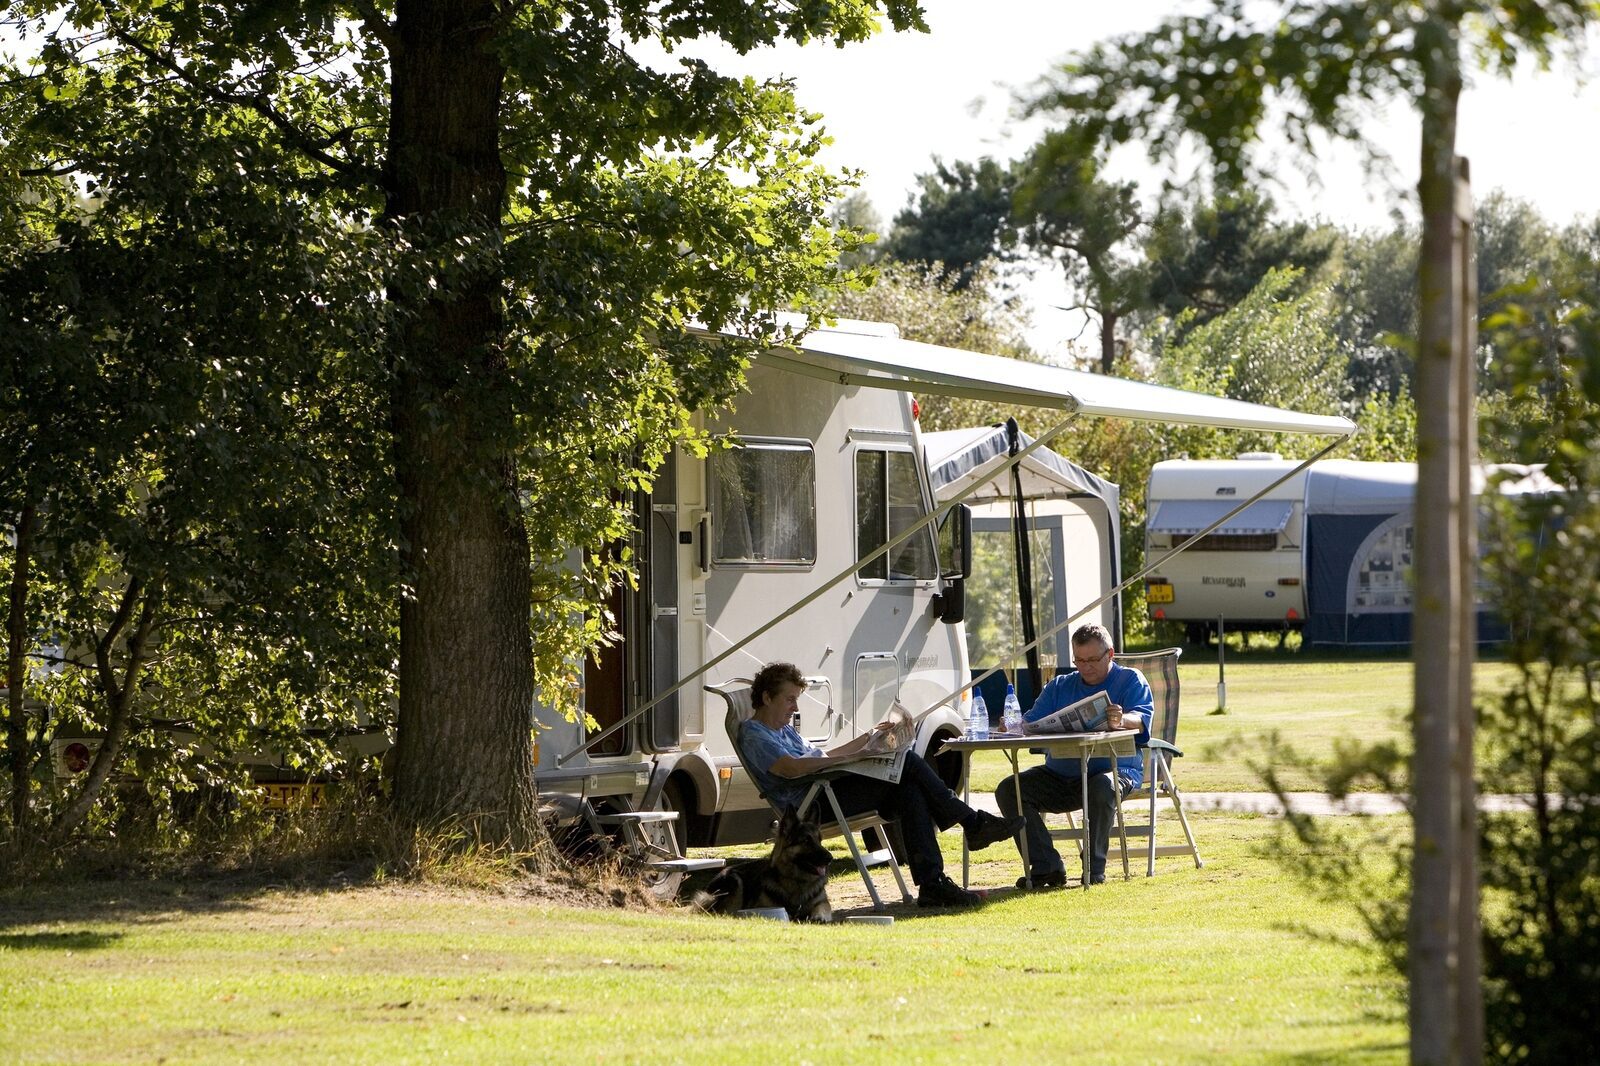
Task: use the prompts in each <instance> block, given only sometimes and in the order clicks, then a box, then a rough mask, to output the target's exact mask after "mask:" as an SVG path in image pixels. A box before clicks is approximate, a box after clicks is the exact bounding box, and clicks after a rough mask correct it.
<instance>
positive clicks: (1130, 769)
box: [769, 659, 1155, 788]
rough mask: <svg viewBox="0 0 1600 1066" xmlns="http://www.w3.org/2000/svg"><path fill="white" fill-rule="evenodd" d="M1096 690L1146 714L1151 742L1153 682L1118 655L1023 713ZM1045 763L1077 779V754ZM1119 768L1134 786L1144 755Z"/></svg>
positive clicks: (1056, 681) (1092, 766)
mask: <svg viewBox="0 0 1600 1066" xmlns="http://www.w3.org/2000/svg"><path fill="white" fill-rule="evenodd" d="M1096 692H1104V693H1105V694H1106V695H1108V696H1110V697H1111V702H1112V703H1115V704H1117V705H1118V706H1119V707H1121V708H1122V709H1123V710H1124V711H1136V712H1138V713H1139V714H1141V715H1143V716H1144V726H1143V728H1141V729H1140V730H1139V737H1138V740H1137V744H1138V746H1139V747H1140V748H1143V747H1144V746H1145V745H1146V744H1148V743H1150V716H1151V715H1150V712H1151V710H1152V709H1153V708H1154V707H1155V698H1154V697H1153V696H1152V695H1151V693H1150V685H1149V684H1148V683H1147V682H1146V681H1145V679H1144V675H1143V674H1141V673H1140V672H1139V671H1137V670H1135V669H1133V668H1131V667H1127V666H1119V665H1118V664H1117V661H1116V660H1115V659H1113V660H1111V669H1110V670H1109V671H1107V673H1106V679H1105V680H1104V681H1102V682H1100V684H1098V685H1086V684H1084V682H1083V677H1082V676H1081V675H1080V674H1079V673H1078V672H1077V671H1076V670H1074V671H1073V672H1072V673H1070V674H1062V675H1061V676H1060V677H1056V678H1052V679H1051V680H1050V682H1049V684H1047V685H1045V687H1044V691H1043V692H1041V693H1039V698H1038V699H1036V700H1034V701H1033V706H1032V707H1031V708H1030V709H1029V710H1028V713H1027V714H1025V715H1023V716H1022V717H1023V718H1024V719H1026V720H1027V721H1029V722H1036V721H1038V720H1039V719H1041V718H1043V717H1044V716H1045V715H1047V714H1052V713H1054V712H1056V711H1059V710H1060V709H1061V708H1063V707H1066V706H1069V705H1070V704H1074V703H1077V702H1078V701H1079V700H1081V699H1083V698H1084V697H1086V696H1092V695H1094V694H1095V693H1096ZM1044 764H1045V765H1046V766H1047V767H1049V768H1050V769H1051V770H1053V771H1055V772H1056V773H1058V774H1060V775H1061V776H1062V777H1070V778H1072V779H1073V780H1077V779H1078V771H1079V763H1078V758H1077V756H1075V755H1073V756H1067V757H1057V756H1055V755H1046V756H1045V759H1044ZM769 765H770V764H769ZM1110 769H1111V760H1110V759H1108V758H1104V757H1101V758H1098V759H1090V760H1089V772H1090V773H1091V774H1103V773H1106V772H1108V771H1109V770H1110ZM1117 769H1118V770H1119V771H1120V772H1121V775H1122V776H1123V777H1125V778H1129V779H1131V780H1132V782H1133V786H1134V787H1135V788H1137V787H1138V786H1139V785H1140V784H1142V783H1143V781H1144V758H1143V756H1141V755H1138V754H1134V755H1124V756H1122V757H1121V758H1119V759H1118V760H1117Z"/></svg>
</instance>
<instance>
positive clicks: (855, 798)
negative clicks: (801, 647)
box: [738, 663, 1022, 907]
mask: <svg viewBox="0 0 1600 1066" xmlns="http://www.w3.org/2000/svg"><path fill="white" fill-rule="evenodd" d="M805 690H806V683H805V680H804V679H803V678H802V677H801V676H800V671H799V670H797V669H796V668H795V666H794V664H792V663H769V664H767V665H766V666H764V667H762V668H761V671H760V673H758V674H756V677H755V681H754V682H752V683H751V685H750V702H751V704H752V706H753V708H754V712H755V713H754V714H752V715H751V716H750V718H749V719H748V720H747V721H745V722H743V723H741V724H740V726H739V737H738V744H739V750H740V751H741V752H743V754H744V761H745V763H746V765H748V766H749V767H750V772H751V774H753V775H754V776H755V779H756V787H757V788H759V789H760V790H761V794H762V795H763V796H765V797H767V799H768V800H769V801H770V802H772V803H773V804H775V805H777V806H780V807H781V806H783V805H785V804H791V803H792V804H795V805H796V806H798V805H799V804H800V802H801V801H802V800H803V799H805V795H806V792H807V791H808V790H809V789H810V784H809V783H808V782H806V781H805V780H804V779H805V776H806V775H807V774H812V773H815V772H817V771H818V770H826V769H828V768H829V767H830V766H833V765H835V759H834V758H833V756H840V755H850V754H853V753H855V752H857V751H860V750H861V748H863V747H864V746H865V745H866V743H867V741H868V739H869V738H870V737H871V736H872V734H871V733H864V734H862V735H861V736H859V737H857V738H856V739H854V740H852V741H849V742H847V743H845V744H841V745H840V746H839V747H837V748H834V749H833V751H832V752H824V751H823V750H822V749H821V748H819V747H817V746H816V745H814V744H810V743H807V742H806V740H805V739H804V738H803V737H801V736H800V734H799V733H798V732H796V731H795V728H794V726H792V725H791V724H790V723H791V722H792V721H793V720H794V715H795V712H796V711H797V710H798V708H799V701H800V694H801V693H802V692H804V691H805ZM886 725H887V723H881V722H880V723H879V724H878V726H877V727H876V728H880V729H881V728H884V727H885V726H886ZM833 792H834V795H835V796H837V797H838V798H839V806H840V807H841V808H842V809H843V810H844V813H845V815H846V816H849V815H852V814H860V813H862V812H863V811H869V810H874V811H879V812H881V813H883V814H885V815H892V816H893V817H894V818H895V819H896V820H897V821H898V822H899V823H900V834H901V836H902V838H903V839H904V840H905V846H906V851H907V853H908V854H907V855H906V856H905V858H906V864H907V865H908V866H910V867H911V879H912V880H913V881H915V882H916V883H917V886H918V888H920V889H921V891H920V892H918V893H917V906H919V907H970V906H972V905H973V904H975V903H978V902H980V901H981V900H980V897H979V896H978V894H977V893H976V892H968V891H967V890H966V889H964V888H961V887H960V886H958V885H957V884H956V883H955V882H954V881H952V880H950V878H948V877H946V876H945V872H944V857H943V856H942V855H940V854H939V838H938V831H937V830H936V829H935V828H934V827H935V826H938V828H939V829H948V828H950V827H951V826H952V825H955V824H957V823H960V824H961V826H962V828H963V829H964V830H965V831H966V834H967V846H968V847H969V848H970V849H972V850H974V851H976V850H978V849H979V848H986V847H988V846H989V845H990V844H993V843H995V842H996V841H1000V840H1004V839H1005V838H1006V837H1008V836H1014V835H1015V834H1016V833H1017V832H1018V831H1019V830H1021V829H1022V819H1021V818H1015V817H1013V818H1011V819H1009V820H1007V819H1001V818H997V817H995V816H994V815H992V814H989V813H988V812H987V811H975V810H973V809H972V808H971V807H968V806H967V805H966V804H965V803H962V802H961V801H960V800H959V799H957V798H956V796H955V794H954V793H953V792H951V791H950V790H949V789H948V788H947V787H945V783H944V782H943V781H941V780H939V775H938V774H936V773H934V772H933V767H931V766H929V765H928V764H927V763H926V762H924V761H923V760H922V758H921V757H920V756H918V755H917V753H916V752H911V753H910V754H909V755H907V756H906V761H905V769H904V770H903V771H902V773H901V775H900V781H899V783H898V784H890V783H889V782H887V781H880V780H878V779H876V778H871V777H858V776H855V775H845V776H842V777H839V778H836V779H835V780H834V781H833Z"/></svg>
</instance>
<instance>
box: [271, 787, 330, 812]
mask: <svg viewBox="0 0 1600 1066" xmlns="http://www.w3.org/2000/svg"><path fill="white" fill-rule="evenodd" d="M256 787H257V788H259V789H260V790H261V797H262V806H264V807H266V808H267V809H268V810H270V811H281V810H284V809H285V808H288V807H302V806H304V807H319V806H321V805H322V791H323V786H322V785H319V784H316V783H314V782H312V783H304V782H302V783H295V784H286V785H257V786H256Z"/></svg>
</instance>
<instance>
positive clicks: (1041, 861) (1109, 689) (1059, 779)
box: [995, 623, 1154, 888]
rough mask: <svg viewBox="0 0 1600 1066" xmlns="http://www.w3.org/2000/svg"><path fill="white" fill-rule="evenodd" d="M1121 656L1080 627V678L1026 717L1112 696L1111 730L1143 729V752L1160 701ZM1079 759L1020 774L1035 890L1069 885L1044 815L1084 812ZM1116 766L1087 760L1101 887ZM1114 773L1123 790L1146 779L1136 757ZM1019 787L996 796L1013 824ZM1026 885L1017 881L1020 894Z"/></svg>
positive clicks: (1049, 692)
mask: <svg viewBox="0 0 1600 1066" xmlns="http://www.w3.org/2000/svg"><path fill="white" fill-rule="evenodd" d="M1115 659H1116V650H1115V649H1114V648H1112V646H1111V634H1110V633H1107V632H1106V630H1105V627H1104V626H1099V625H1095V624H1093V623H1090V624H1089V625H1084V626H1079V627H1078V629H1077V631H1076V632H1074V633H1073V634H1072V664H1073V665H1074V666H1076V667H1077V668H1078V669H1077V670H1076V671H1075V672H1074V673H1070V674H1063V675H1061V676H1060V677H1056V678H1052V679H1051V680H1050V682H1049V684H1047V685H1045V687H1044V691H1043V692H1041V693H1039V698H1038V699H1037V700H1035V701H1034V704H1033V707H1032V708H1031V709H1030V710H1029V711H1028V713H1027V714H1025V715H1023V718H1024V719H1025V720H1026V721H1029V722H1035V721H1038V720H1039V719H1040V718H1043V717H1044V716H1045V715H1047V714H1052V713H1054V712H1056V711H1059V710H1060V709H1061V708H1063V707H1066V706H1069V705H1071V704H1073V703H1076V702H1077V701H1079V700H1081V699H1083V698H1084V697H1086V696H1090V695H1093V694H1094V693H1096V692H1104V693H1105V694H1106V695H1107V696H1109V697H1111V708H1110V710H1108V711H1107V712H1106V728H1107V729H1108V730H1109V729H1138V730H1139V737H1138V740H1137V746H1138V747H1140V748H1143V747H1144V746H1145V745H1146V744H1148V743H1150V715H1151V711H1152V709H1153V706H1154V700H1153V698H1152V696H1151V694H1150V685H1149V683H1148V682H1146V681H1145V679H1144V675H1143V674H1141V673H1140V672H1139V671H1137V670H1132V669H1129V668H1128V667H1126V666H1118V665H1117V663H1116V662H1115ZM1080 769H1081V766H1080V763H1079V761H1078V757H1077V756H1076V755H1074V756H1071V757H1068V758H1057V757H1056V756H1054V755H1047V756H1045V761H1044V765H1043V766H1034V767H1030V768H1029V769H1027V770H1024V771H1023V772H1022V773H1021V774H1020V775H1019V780H1020V782H1021V786H1022V803H1021V813H1022V816H1023V818H1024V819H1025V820H1026V822H1027V830H1026V831H1027V834H1028V858H1029V860H1030V863H1031V865H1032V867H1033V883H1034V886H1035V887H1047V886H1048V887H1054V886H1059V885H1064V884H1066V881H1067V875H1066V869H1065V867H1063V866H1062V864H1061V855H1060V853H1059V852H1057V851H1056V849H1055V846H1054V845H1053V844H1052V843H1051V840H1050V834H1049V831H1048V830H1046V829H1045V826H1044V819H1043V818H1042V817H1040V816H1041V815H1042V814H1044V813H1046V812H1056V813H1058V812H1061V811H1075V810H1077V809H1078V808H1079V807H1081V806H1083V780H1082V778H1081V777H1080ZM1111 772H1112V771H1111V760H1110V759H1108V758H1104V757H1102V758H1098V759H1090V760H1089V810H1088V812H1087V813H1086V814H1085V815H1084V819H1083V821H1084V829H1085V831H1086V832H1088V834H1089V883H1090V884H1099V883H1100V882H1102V881H1104V880H1105V879H1106V847H1107V845H1108V844H1109V843H1110V836H1111V825H1112V822H1113V820H1114V819H1115V818H1116V795H1115V793H1114V792H1113V791H1112V778H1111ZM1116 773H1117V776H1118V777H1119V778H1121V779H1122V791H1123V792H1124V793H1125V792H1127V791H1128V790H1129V789H1131V788H1137V787H1139V783H1140V782H1141V781H1142V780H1143V779H1144V764H1143V761H1142V758H1141V756H1139V755H1138V754H1134V755H1124V756H1122V757H1120V758H1118V759H1117V768H1116ZM1016 793H1017V783H1016V782H1015V781H1013V780H1012V779H1011V778H1010V777H1007V778H1006V779H1005V780H1004V781H1002V782H1001V783H1000V787H999V788H997V789H995V800H996V802H998V803H999V804H1000V810H1001V812H1002V813H1003V814H1005V815H1006V816H1007V817H1010V816H1012V815H1015V814H1017V813H1018V803H1017V794H1016ZM1026 884H1027V880H1026V878H1019V879H1018V881H1017V887H1018V888H1022V887H1024V886H1025V885H1026Z"/></svg>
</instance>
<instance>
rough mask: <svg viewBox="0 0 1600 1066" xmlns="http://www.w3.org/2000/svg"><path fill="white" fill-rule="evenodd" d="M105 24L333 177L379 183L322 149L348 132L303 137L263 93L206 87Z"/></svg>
mask: <svg viewBox="0 0 1600 1066" xmlns="http://www.w3.org/2000/svg"><path fill="white" fill-rule="evenodd" d="M107 25H108V27H109V33H110V35H111V36H112V38H114V39H115V40H117V41H119V42H121V43H122V44H123V45H125V46H126V47H128V48H131V49H133V50H134V51H135V52H138V53H139V54H140V55H141V56H144V57H145V58H146V59H147V60H149V61H150V62H152V63H154V64H156V65H157V66H159V67H161V68H162V69H164V70H167V71H170V72H171V73H172V74H173V76H174V77H176V78H178V79H179V80H180V81H182V82H183V83H184V84H185V85H187V86H189V87H190V88H192V89H196V90H198V91H199V92H200V93H201V94H202V95H204V96H206V97H207V98H209V99H211V100H215V101H216V102H218V103H222V104H231V105H233V106H235V107H243V108H247V109H249V110H251V111H254V112H255V113H256V114H258V115H260V116H261V117H262V118H264V119H266V120H267V121H268V122H270V123H272V125H273V126H274V127H276V128H277V129H278V131H279V132H280V133H282V134H283V135H284V137H285V138H286V139H287V141H288V142H289V144H290V145H292V146H293V147H295V148H297V149H299V150H300V151H301V152H303V153H305V154H306V155H307V156H309V157H311V158H312V159H314V160H316V161H317V162H319V163H321V164H322V165H323V166H325V167H327V168H328V169H329V170H332V171H334V172H335V173H337V174H343V175H344V176H346V177H349V178H355V179H356V180H358V181H361V182H363V183H365V184H368V185H377V184H378V183H379V181H380V175H379V174H378V172H377V171H375V170H372V169H371V168H369V167H364V166H362V165H361V164H359V163H354V162H351V161H350V160H348V159H341V158H340V157H339V156H336V155H333V154H331V153H329V152H328V151H327V150H326V149H327V146H328V145H330V144H337V143H339V141H340V140H341V139H343V138H344V137H346V136H348V134H349V132H350V131H349V130H342V131H339V132H337V133H334V134H332V135H326V136H324V138H323V139H321V140H318V139H317V138H315V137H312V136H310V135H309V134H307V133H306V131H305V130H303V129H301V128H300V127H299V126H298V125H296V124H295V123H294V122H293V121H292V120H291V119H289V117H288V116H286V115H285V114H283V112H281V111H279V110H278V109H277V108H275V107H273V106H272V104H271V103H270V102H269V101H268V100H267V98H266V96H265V95H264V94H262V93H234V92H228V91H226V90H225V89H222V88H220V87H219V86H216V85H209V84H207V83H205V82H203V81H201V80H200V79H198V78H196V77H194V76H193V75H192V74H190V73H189V71H187V70H186V69H184V67H183V65H182V64H181V63H179V62H178V61H177V60H176V59H174V58H173V57H172V56H170V55H167V54H166V53H164V52H160V51H157V50H156V49H154V48H151V47H150V46H149V45H147V44H145V43H144V42H143V41H141V40H139V39H138V38H137V37H135V36H134V35H133V34H132V33H130V32H128V31H127V30H125V29H123V28H122V27H121V26H118V25H117V24H116V23H114V22H108V23H107ZM380 39H381V38H380Z"/></svg>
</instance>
